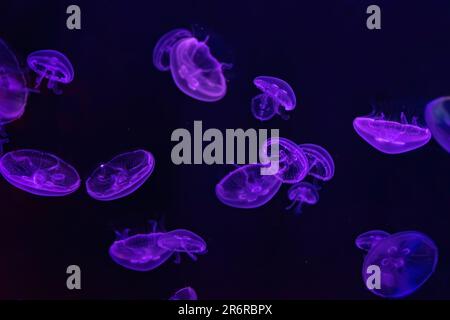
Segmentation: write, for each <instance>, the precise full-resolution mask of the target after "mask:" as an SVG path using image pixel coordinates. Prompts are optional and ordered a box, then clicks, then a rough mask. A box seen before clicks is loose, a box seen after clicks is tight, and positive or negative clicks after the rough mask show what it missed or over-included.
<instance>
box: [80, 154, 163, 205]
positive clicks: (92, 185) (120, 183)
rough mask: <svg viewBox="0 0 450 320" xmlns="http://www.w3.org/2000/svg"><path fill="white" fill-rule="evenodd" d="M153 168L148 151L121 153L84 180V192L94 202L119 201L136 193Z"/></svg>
mask: <svg viewBox="0 0 450 320" xmlns="http://www.w3.org/2000/svg"><path fill="white" fill-rule="evenodd" d="M154 168H155V158H154V157H153V155H152V154H151V153H150V152H148V151H145V150H136V151H132V152H127V153H123V154H120V155H118V156H116V157H114V158H113V159H112V160H110V161H108V162H106V163H104V164H102V165H100V166H99V167H98V168H97V169H95V171H94V172H93V173H92V174H91V176H90V177H89V178H88V179H87V180H86V190H87V192H88V194H89V195H90V196H91V197H92V198H94V199H96V200H101V201H110V200H115V199H119V198H122V197H125V196H127V195H129V194H131V193H133V192H134V191H136V190H137V189H138V188H139V187H140V186H141V185H142V184H143V183H144V182H145V181H146V180H147V179H148V178H149V177H150V175H151V174H152V172H153V169H154Z"/></svg>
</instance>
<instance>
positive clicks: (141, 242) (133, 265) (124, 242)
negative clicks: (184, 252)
mask: <svg viewBox="0 0 450 320" xmlns="http://www.w3.org/2000/svg"><path fill="white" fill-rule="evenodd" d="M163 234H164V233H161V232H151V233H147V234H136V235H133V236H129V235H128V231H126V232H125V233H124V234H119V239H118V240H116V241H114V243H113V244H112V245H111V247H110V248H109V255H110V256H111V258H112V259H113V260H114V262H116V263H117V264H119V265H121V266H122V267H125V268H127V269H131V270H135V271H150V270H153V269H155V268H157V267H159V266H160V265H161V264H163V263H164V262H166V261H167V259H169V258H170V256H171V255H172V253H173V251H172V250H168V249H165V248H161V247H160V246H159V245H158V239H159V237H161V235H163Z"/></svg>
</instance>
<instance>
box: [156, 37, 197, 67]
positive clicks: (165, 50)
mask: <svg viewBox="0 0 450 320" xmlns="http://www.w3.org/2000/svg"><path fill="white" fill-rule="evenodd" d="M191 37H192V33H191V32H190V31H189V30H186V29H175V30H172V31H169V32H167V33H166V34H164V35H163V36H162V37H161V38H160V39H159V40H158V42H157V43H156V46H155V48H154V49H153V65H154V66H155V67H156V69H158V70H159V71H168V70H170V56H171V53H172V49H173V47H174V45H175V44H176V43H177V42H178V41H180V40H181V39H184V38H191Z"/></svg>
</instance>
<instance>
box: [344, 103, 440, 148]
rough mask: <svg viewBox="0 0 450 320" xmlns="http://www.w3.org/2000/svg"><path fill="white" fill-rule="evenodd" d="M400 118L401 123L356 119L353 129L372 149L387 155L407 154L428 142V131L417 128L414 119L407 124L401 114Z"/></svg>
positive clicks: (382, 119)
mask: <svg viewBox="0 0 450 320" xmlns="http://www.w3.org/2000/svg"><path fill="white" fill-rule="evenodd" d="M400 117H401V122H395V121H388V120H384V117H383V116H382V117H381V119H372V118H370V117H357V118H355V120H353V127H354V128H355V131H356V133H358V135H359V136H360V137H361V138H363V139H364V140H365V141H367V142H368V143H369V144H370V145H371V146H372V147H374V148H375V149H377V150H379V151H381V152H384V153H388V154H397V153H404V152H408V151H411V150H414V149H417V148H420V147H421V146H423V145H425V144H426V143H427V142H428V141H430V139H431V133H430V130H428V129H427V128H421V127H419V126H418V125H417V123H416V121H415V119H413V122H412V124H408V123H407V120H406V116H405V114H404V113H403V112H402V113H401V115H400Z"/></svg>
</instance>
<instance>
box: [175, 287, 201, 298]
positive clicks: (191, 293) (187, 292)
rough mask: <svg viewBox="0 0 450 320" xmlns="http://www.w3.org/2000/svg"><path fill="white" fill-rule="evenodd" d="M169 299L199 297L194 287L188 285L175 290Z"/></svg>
mask: <svg viewBox="0 0 450 320" xmlns="http://www.w3.org/2000/svg"><path fill="white" fill-rule="evenodd" d="M169 300H198V298H197V293H196V292H195V290H194V289H192V288H191V287H186V288H183V289H180V290H178V291H177V292H175V294H174V295H173V296H171V297H170V299H169Z"/></svg>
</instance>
